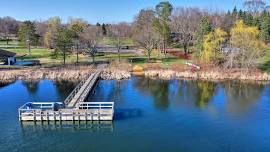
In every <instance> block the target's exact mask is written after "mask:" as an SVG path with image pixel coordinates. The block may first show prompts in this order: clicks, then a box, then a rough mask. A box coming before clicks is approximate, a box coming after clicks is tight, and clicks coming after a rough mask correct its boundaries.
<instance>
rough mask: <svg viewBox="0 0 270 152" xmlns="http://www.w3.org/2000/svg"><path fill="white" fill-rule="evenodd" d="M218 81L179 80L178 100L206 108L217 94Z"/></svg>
mask: <svg viewBox="0 0 270 152" xmlns="http://www.w3.org/2000/svg"><path fill="white" fill-rule="evenodd" d="M215 88H216V83H213V82H204V81H179V86H178V96H177V99H175V100H178V101H182V102H183V103H184V104H187V105H188V106H196V107H198V108H205V107H206V106H207V104H208V103H209V102H210V100H211V99H212V97H213V96H214V94H215V90H216V89H215Z"/></svg>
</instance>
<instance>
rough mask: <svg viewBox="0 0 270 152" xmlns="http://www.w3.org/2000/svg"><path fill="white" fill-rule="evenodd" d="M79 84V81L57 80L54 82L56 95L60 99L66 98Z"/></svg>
mask: <svg viewBox="0 0 270 152" xmlns="http://www.w3.org/2000/svg"><path fill="white" fill-rule="evenodd" d="M78 83H79V81H65V80H61V81H60V80H59V81H55V82H54V85H55V88H56V91H57V93H58V94H59V95H60V96H61V97H62V98H65V97H67V96H68V95H69V94H70V93H71V92H72V91H73V89H74V88H75V87H76V85H77V84H78Z"/></svg>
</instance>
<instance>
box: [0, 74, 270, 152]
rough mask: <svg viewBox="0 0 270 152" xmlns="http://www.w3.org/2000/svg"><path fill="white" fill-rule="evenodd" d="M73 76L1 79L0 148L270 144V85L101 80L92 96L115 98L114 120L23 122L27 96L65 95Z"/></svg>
mask: <svg viewBox="0 0 270 152" xmlns="http://www.w3.org/2000/svg"><path fill="white" fill-rule="evenodd" d="M75 85H76V83H71V82H52V81H49V80H43V81H39V82H22V81H16V82H15V83H12V84H9V85H6V86H1V87H0V104H1V106H0V130H1V132H0V151H3V152H4V151H18V152H21V151H26V152H37V151H49V152H56V151H57V152H62V151H82V152H85V151H91V152H110V151H114V152H122V151H123V152H126V151H128V152H138V151H147V152H149V151H153V152H158V151H160V152H167V151H168V152H170V151H172V152H181V151H183V152H202V151H213V152H229V151H232V152H250V151H251V152H252V151H254V152H255V151H256V152H257V151H259V152H264V151H265V152H269V151H270V85H252V84H240V83H235V82H226V83H225V82H224V83H207V82H196V81H180V80H170V81H163V80H150V79H147V78H139V77H133V78H131V79H129V80H123V81H103V80H102V81H99V83H98V84H97V85H96V87H95V90H94V91H93V92H92V93H91V94H90V96H89V99H88V100H89V101H94V102H99V101H100V102H104V101H105V102H106V101H114V102H115V121H113V122H112V123H110V122H103V123H99V124H98V123H91V122H87V123H86V122H81V123H80V124H79V123H75V124H72V123H62V124H60V123H59V122H56V123H54V122H50V123H46V122H45V123H43V124H41V123H37V124H34V123H31V122H28V123H20V122H19V121H18V116H17V115H18V114H17V109H18V108H19V107H20V106H21V105H23V104H24V103H25V102H27V101H63V100H64V99H65V97H66V96H67V95H68V94H69V92H71V91H72V89H73V88H74V87H75Z"/></svg>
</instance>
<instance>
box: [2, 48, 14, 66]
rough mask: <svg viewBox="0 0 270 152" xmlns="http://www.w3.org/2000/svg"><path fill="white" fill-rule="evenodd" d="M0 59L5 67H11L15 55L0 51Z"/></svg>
mask: <svg viewBox="0 0 270 152" xmlns="http://www.w3.org/2000/svg"><path fill="white" fill-rule="evenodd" d="M0 59H1V60H3V61H4V63H5V64H6V65H13V64H14V63H16V53H14V52H10V51H6V50H2V49H0Z"/></svg>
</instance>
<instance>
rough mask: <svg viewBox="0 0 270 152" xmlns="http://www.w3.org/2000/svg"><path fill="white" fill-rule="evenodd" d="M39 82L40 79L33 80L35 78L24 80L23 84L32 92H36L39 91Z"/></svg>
mask: <svg viewBox="0 0 270 152" xmlns="http://www.w3.org/2000/svg"><path fill="white" fill-rule="evenodd" d="M39 83H40V81H33V80H31V81H22V84H23V85H24V86H25V88H26V89H27V91H28V92H29V93H30V94H36V93H37V92H38V88H39Z"/></svg>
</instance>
